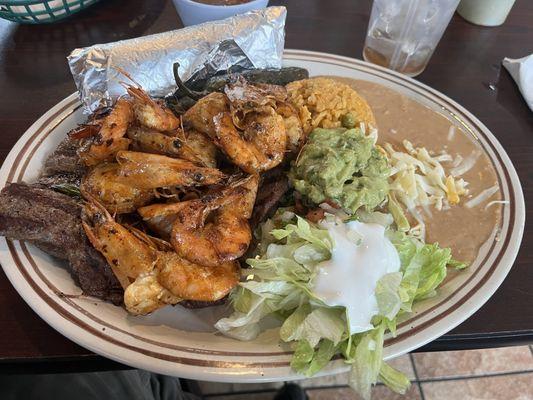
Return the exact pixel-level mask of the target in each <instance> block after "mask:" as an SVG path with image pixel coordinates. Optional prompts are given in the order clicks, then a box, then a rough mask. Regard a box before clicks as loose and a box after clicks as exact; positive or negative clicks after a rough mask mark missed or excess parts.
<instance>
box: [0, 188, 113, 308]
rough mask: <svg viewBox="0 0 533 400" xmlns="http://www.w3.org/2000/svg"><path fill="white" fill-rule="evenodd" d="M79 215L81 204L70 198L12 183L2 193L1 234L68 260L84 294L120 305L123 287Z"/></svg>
mask: <svg viewBox="0 0 533 400" xmlns="http://www.w3.org/2000/svg"><path fill="white" fill-rule="evenodd" d="M80 213H81V204H80V203H79V202H77V201H76V200H74V199H72V198H71V197H69V196H67V195H64V194H62V193H57V192H55V191H53V190H51V189H48V188H46V187H44V186H42V185H39V184H34V185H28V184H25V183H12V184H10V185H8V186H6V187H5V188H4V189H2V191H1V192H0V235H1V236H5V237H7V238H9V239H13V240H25V241H28V242H30V243H32V244H35V245H36V246H37V247H39V248H40V249H42V250H43V251H45V252H46V253H48V254H51V255H53V256H55V257H57V258H60V259H63V260H67V261H68V265H69V267H70V268H69V269H70V273H71V275H72V277H73V278H74V280H75V281H76V282H77V284H78V285H79V286H80V287H81V289H82V290H83V293H84V294H86V295H90V296H94V297H98V298H100V299H103V300H108V301H111V302H113V303H114V304H121V303H122V299H123V290H122V287H121V286H120V284H119V282H118V280H117V279H116V277H115V275H114V274H113V271H112V270H111V268H110V267H109V265H108V264H107V262H106V260H105V259H104V257H102V255H101V254H100V253H99V252H98V251H97V250H95V249H94V248H93V247H92V245H91V244H90V242H89V240H88V239H87V236H86V235H85V232H84V230H83V227H82V225H81V219H80Z"/></svg>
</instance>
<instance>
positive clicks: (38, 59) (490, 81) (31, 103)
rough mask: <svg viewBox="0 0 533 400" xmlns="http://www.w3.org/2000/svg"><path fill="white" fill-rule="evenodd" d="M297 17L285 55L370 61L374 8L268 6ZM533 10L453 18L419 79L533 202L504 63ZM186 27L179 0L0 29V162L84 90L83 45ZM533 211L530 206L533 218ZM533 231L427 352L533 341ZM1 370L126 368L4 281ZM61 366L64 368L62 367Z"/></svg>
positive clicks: (111, 3) (347, 0)
mask: <svg viewBox="0 0 533 400" xmlns="http://www.w3.org/2000/svg"><path fill="white" fill-rule="evenodd" d="M270 4H271V5H278V4H283V5H286V6H287V8H288V18H287V25H286V31H287V37H286V47H287V48H296V49H306V50H316V51H323V52H329V53H334V54H340V55H343V56H348V57H355V58H361V51H362V47H363V42H364V38H365V34H366V28H367V23H368V18H369V13H370V8H371V2H370V1H369V0H357V1H354V0H328V1H324V0H306V1H303V0H294V1H277V0H273V1H271V2H270ZM532 21H533V2H531V1H529V0H518V1H517V2H516V4H515V6H514V8H513V10H512V11H511V14H510V15H509V18H508V20H507V21H506V23H505V24H504V25H503V26H501V27H495V28H485V27H479V26H475V25H472V24H469V23H467V22H466V21H465V20H463V19H462V18H461V17H459V16H458V15H455V16H454V17H453V19H452V21H451V23H450V25H449V27H448V29H447V30H446V32H445V34H444V36H443V38H442V40H441V42H440V44H439V46H438V47H437V49H436V51H435V53H434V55H433V57H432V59H431V61H430V62H429V65H428V67H427V69H426V70H425V72H424V73H422V74H421V75H420V76H418V78H417V79H418V80H420V81H421V82H424V83H426V84H428V85H430V86H432V87H433V88H435V89H437V90H439V91H441V92H443V93H444V94H446V95H448V96H449V97H451V98H452V99H454V100H456V101H457V102H459V103H460V104H462V105H463V106H465V107H466V108H467V109H469V110H470V111H471V112H472V113H473V114H474V115H476V116H477V117H478V118H479V119H480V120H481V121H482V122H483V123H485V125H487V126H488V128H489V129H490V130H491V131H492V132H493V133H494V135H495V136H496V137H497V138H498V140H499V141H500V142H501V144H502V145H503V147H504V148H505V150H506V151H507V153H508V154H509V156H510V157H511V160H512V161H513V163H514V165H515V168H516V170H517V171H518V175H519V177H520V180H521V182H522V187H523V189H524V195H525V199H526V204H531V203H530V202H531V201H533V185H532V183H533V172H532V171H533V113H532V112H531V111H530V110H529V109H528V107H527V105H526V103H525V102H524V100H523V99H522V97H521V96H520V93H519V91H518V89H517V87H516V86H515V83H514V81H513V80H512V78H511V77H510V75H509V74H508V73H507V72H506V71H505V70H504V69H503V68H502V66H501V61H502V59H503V58H504V57H511V58H519V57H523V56H525V55H527V54H530V53H531V52H533V23H532ZM179 27H181V22H180V20H179V17H178V16H177V14H176V11H175V9H174V7H173V5H172V2H171V1H170V0H107V1H102V2H100V3H99V4H96V5H95V6H93V7H91V8H90V9H88V10H86V11H84V12H82V13H80V14H78V15H75V16H74V17H72V18H70V19H68V20H66V21H64V22H61V23H57V24H53V25H40V26H39V25H36V26H31V25H17V24H15V23H11V22H8V21H4V20H0V71H2V73H1V74H0V90H1V93H2V95H1V96H0V109H1V110H2V113H1V115H0V121H1V123H0V126H1V127H2V131H1V136H0V161H3V160H4V159H5V157H6V155H7V154H8V152H9V150H11V147H12V146H13V145H14V144H15V142H16V141H17V140H18V138H19V137H20V136H21V135H22V134H23V133H24V131H25V130H26V129H27V128H28V127H29V126H30V125H31V124H32V123H33V122H34V121H35V120H36V119H37V118H39V117H40V116H41V115H42V114H43V113H44V112H46V111H47V110H48V109H49V108H50V107H52V106H53V105H55V104H56V103H57V102H59V101H60V100H61V99H63V98H64V97H66V96H67V95H69V94H70V93H72V92H74V90H75V86H74V83H73V81H72V78H71V76H70V72H69V70H68V67H67V63H66V60H65V57H66V55H67V54H68V53H69V52H70V51H71V50H72V49H74V48H76V47H84V46H88V45H92V44H94V43H104V42H110V41H116V40H120V39H127V38H132V37H137V36H143V35H148V34H152V33H157V32H163V31H167V30H171V29H176V28H179ZM532 211H533V208H532V207H528V208H527V218H530V217H531V216H532V215H531V212H532ZM532 263H533V225H526V227H525V232H524V238H523V242H522V247H521V249H520V253H519V255H518V258H517V260H516V262H515V264H514V266H513V268H512V270H511V272H510V274H509V276H508V277H507V278H506V280H505V282H504V283H503V284H502V286H501V287H500V288H499V289H498V291H497V292H496V294H495V295H494V296H493V297H492V298H491V299H490V300H489V301H488V302H487V303H486V304H485V305H484V306H483V307H482V308H481V309H480V310H479V311H477V312H476V313H475V314H474V315H473V316H472V317H470V318H469V319H468V320H467V321H466V322H464V323H463V324H461V325H460V326H459V327H457V328H455V329H453V330H452V331H451V332H450V333H449V334H447V335H445V336H443V337H442V338H440V339H438V340H436V341H434V342H432V343H430V344H429V345H427V346H425V347H424V348H423V350H450V349H464V348H476V347H492V346H499V345H510V344H522V343H527V342H532V341H533V291H532V290H531V285H532V283H533V268H532ZM0 332H1V333H2V334H1V336H0V371H1V370H3V371H15V370H16V369H17V368H19V367H20V368H29V367H31V368H33V369H36V370H39V368H43V369H44V368H45V369H46V370H47V371H52V370H53V369H54V365H56V366H57V368H59V369H61V368H65V365H66V368H67V369H69V370H71V368H76V369H89V370H90V369H102V368H120V367H121V366H120V365H117V364H114V363H112V362H111V361H108V360H105V359H103V358H101V357H99V356H96V355H94V354H93V353H91V352H90V351H88V350H85V349H83V348H81V347H79V346H78V345H76V344H74V343H73V342H71V341H69V340H68V339H66V338H64V337H63V336H61V335H60V334H59V333H57V332H56V331H55V330H53V329H52V328H51V327H49V326H48V325H47V324H46V323H45V322H44V321H43V320H41V319H40V318H39V317H38V316H37V315H36V314H35V313H34V312H33V311H32V310H31V309H30V308H29V307H28V306H27V305H26V303H25V302H24V301H23V300H22V298H21V297H20V296H19V295H18V294H17V292H16V291H15V290H14V289H13V287H12V286H11V284H10V283H9V281H8V280H7V278H6V277H5V275H4V274H3V272H0ZM54 362H55V363H54Z"/></svg>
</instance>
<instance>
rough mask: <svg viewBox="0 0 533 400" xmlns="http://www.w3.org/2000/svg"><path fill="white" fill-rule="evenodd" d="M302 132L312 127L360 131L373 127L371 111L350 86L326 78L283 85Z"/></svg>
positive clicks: (374, 124) (373, 121) (310, 129)
mask: <svg viewBox="0 0 533 400" xmlns="http://www.w3.org/2000/svg"><path fill="white" fill-rule="evenodd" d="M287 93H288V95H289V100H290V102H291V104H293V105H294V107H296V109H297V110H298V114H299V116H300V119H301V121H302V125H303V129H304V132H305V133H309V132H311V131H312V130H313V129H314V128H339V127H341V126H344V127H345V128H356V127H359V128H363V129H364V127H365V126H366V128H367V129H370V128H371V127H375V126H376V120H375V118H374V114H373V113H372V109H371V108H370V106H369V105H368V103H367V102H366V100H365V99H363V98H362V97H361V96H360V95H359V94H357V92H356V91H355V90H353V89H352V88H351V87H350V86H348V85H346V84H343V83H340V82H337V81H334V80H332V79H329V78H312V79H304V80H301V81H296V82H291V83H289V84H288V85H287Z"/></svg>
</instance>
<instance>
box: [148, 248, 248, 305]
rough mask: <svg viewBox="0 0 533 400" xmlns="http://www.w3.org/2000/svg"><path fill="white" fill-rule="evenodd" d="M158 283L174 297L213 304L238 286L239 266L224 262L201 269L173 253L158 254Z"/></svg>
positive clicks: (199, 266) (235, 263)
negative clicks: (211, 302) (212, 302)
mask: <svg viewBox="0 0 533 400" xmlns="http://www.w3.org/2000/svg"><path fill="white" fill-rule="evenodd" d="M156 269H157V271H158V281H159V283H160V284H161V286H163V287H164V288H165V289H167V290H168V291H169V292H170V293H172V294H173V295H174V296H176V297H179V298H182V299H187V300H195V301H216V300H219V299H221V298H223V297H224V296H226V295H227V294H228V293H229V292H230V291H231V289H233V288H234V287H235V286H237V284H238V283H239V270H240V267H239V263H238V262H236V261H230V262H223V263H220V264H219V265H216V266H211V267H208V266H204V265H199V264H195V263H192V262H190V261H187V260H185V259H184V258H181V257H180V256H178V255H177V254H176V253H173V252H166V253H161V257H160V258H159V259H158V261H157V264H156Z"/></svg>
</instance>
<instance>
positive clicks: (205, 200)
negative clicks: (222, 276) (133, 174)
mask: <svg viewBox="0 0 533 400" xmlns="http://www.w3.org/2000/svg"><path fill="white" fill-rule="evenodd" d="M258 182H259V178H258V176H257V175H251V176H249V177H248V178H245V179H243V180H241V181H239V182H236V183H234V184H232V185H231V186H230V187H228V188H226V189H223V190H221V191H218V192H215V193H210V194H208V195H206V196H204V197H202V198H200V199H196V200H189V201H187V202H183V205H182V206H181V208H180V209H179V210H178V212H177V213H176V219H175V221H174V224H173V226H172V232H171V237H170V241H171V243H172V245H173V246H174V249H175V250H176V252H177V253H178V254H179V255H180V256H182V257H183V258H186V259H187V260H189V261H191V262H194V263H198V264H201V265H208V266H213V265H219V264H221V263H223V262H226V261H232V260H235V259H237V258H239V257H240V256H242V255H243V254H244V253H245V252H246V250H247V249H248V246H249V244H250V241H251V239H252V233H251V229H250V224H249V223H248V218H249V217H250V215H251V212H252V209H253V205H254V202H255V196H256V194H257V186H258ZM141 215H142V213H141ZM211 215H212V220H211V221H210V222H208V221H207V219H208V217H210V216H211Z"/></svg>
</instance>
